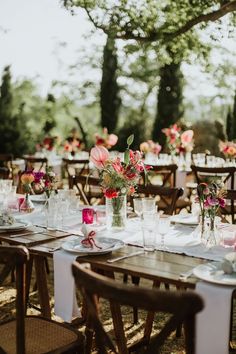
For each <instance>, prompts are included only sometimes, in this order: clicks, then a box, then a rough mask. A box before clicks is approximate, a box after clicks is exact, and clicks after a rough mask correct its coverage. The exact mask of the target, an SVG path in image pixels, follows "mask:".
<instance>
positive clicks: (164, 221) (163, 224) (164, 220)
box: [158, 215, 170, 251]
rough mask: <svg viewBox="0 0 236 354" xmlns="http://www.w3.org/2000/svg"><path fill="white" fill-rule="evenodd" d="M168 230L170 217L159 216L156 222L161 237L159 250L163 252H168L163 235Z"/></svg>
mask: <svg viewBox="0 0 236 354" xmlns="http://www.w3.org/2000/svg"><path fill="white" fill-rule="evenodd" d="M169 230H170V217H169V216H168V215H161V217H160V218H159V222H158V231H159V234H160V235H161V244H160V250H162V251H165V250H168V247H166V246H165V235H166V234H167V233H168V232H169Z"/></svg>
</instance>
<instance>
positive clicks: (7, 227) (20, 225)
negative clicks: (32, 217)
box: [0, 220, 32, 232]
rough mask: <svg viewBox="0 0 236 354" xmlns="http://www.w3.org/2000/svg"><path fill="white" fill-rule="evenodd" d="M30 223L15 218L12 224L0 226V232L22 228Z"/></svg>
mask: <svg viewBox="0 0 236 354" xmlns="http://www.w3.org/2000/svg"><path fill="white" fill-rule="evenodd" d="M31 225H32V224H31V223H30V222H24V221H19V220H17V221H15V222H14V224H12V225H4V226H0V232H4V231H19V230H24V229H26V228H27V227H29V226H31Z"/></svg>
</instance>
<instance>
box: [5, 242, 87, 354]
mask: <svg viewBox="0 0 236 354" xmlns="http://www.w3.org/2000/svg"><path fill="white" fill-rule="evenodd" d="M0 257H6V258H8V262H9V264H12V265H13V266H15V267H16V319H15V320H10V321H7V322H5V323H3V324H0V348H1V349H0V353H5V354H28V353H35V354H41V353H45V354H46V353H48V354H49V353H50V354H53V353H54V354H59V353H67V354H68V353H71V354H76V353H77V354H81V353H83V350H84V337H83V335H82V334H81V333H80V332H79V331H76V330H74V329H73V328H71V327H69V326H66V325H64V324H61V323H57V322H55V321H52V320H48V319H45V318H42V317H38V316H25V296H26V286H25V284H26V265H27V262H28V260H29V252H28V250H27V249H26V248H25V247H22V246H14V247H13V246H6V247H5V246H0ZM1 350H2V351H1Z"/></svg>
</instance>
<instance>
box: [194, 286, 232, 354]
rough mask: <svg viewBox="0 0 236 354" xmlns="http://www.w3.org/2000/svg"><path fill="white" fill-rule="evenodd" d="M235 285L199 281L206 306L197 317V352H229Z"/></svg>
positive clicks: (197, 287)
mask: <svg viewBox="0 0 236 354" xmlns="http://www.w3.org/2000/svg"><path fill="white" fill-rule="evenodd" d="M234 289H235V287H232V286H223V285H214V284H210V283H206V282H201V281H200V282H198V283H197V286H196V292H197V293H198V294H199V295H201V297H202V298H203V300H204V303H205V307H204V309H203V311H202V312H200V313H199V314H198V315H197V319H196V354H226V353H227V354H228V352H229V351H228V349H229V334H230V315H231V299H232V293H233V291H234Z"/></svg>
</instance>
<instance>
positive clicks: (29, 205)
mask: <svg viewBox="0 0 236 354" xmlns="http://www.w3.org/2000/svg"><path fill="white" fill-rule="evenodd" d="M33 210H34V204H33V202H32V201H31V200H30V197H29V193H26V195H25V199H24V200H23V202H22V203H21V205H20V211H21V212H23V213H31V212H32V211H33Z"/></svg>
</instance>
